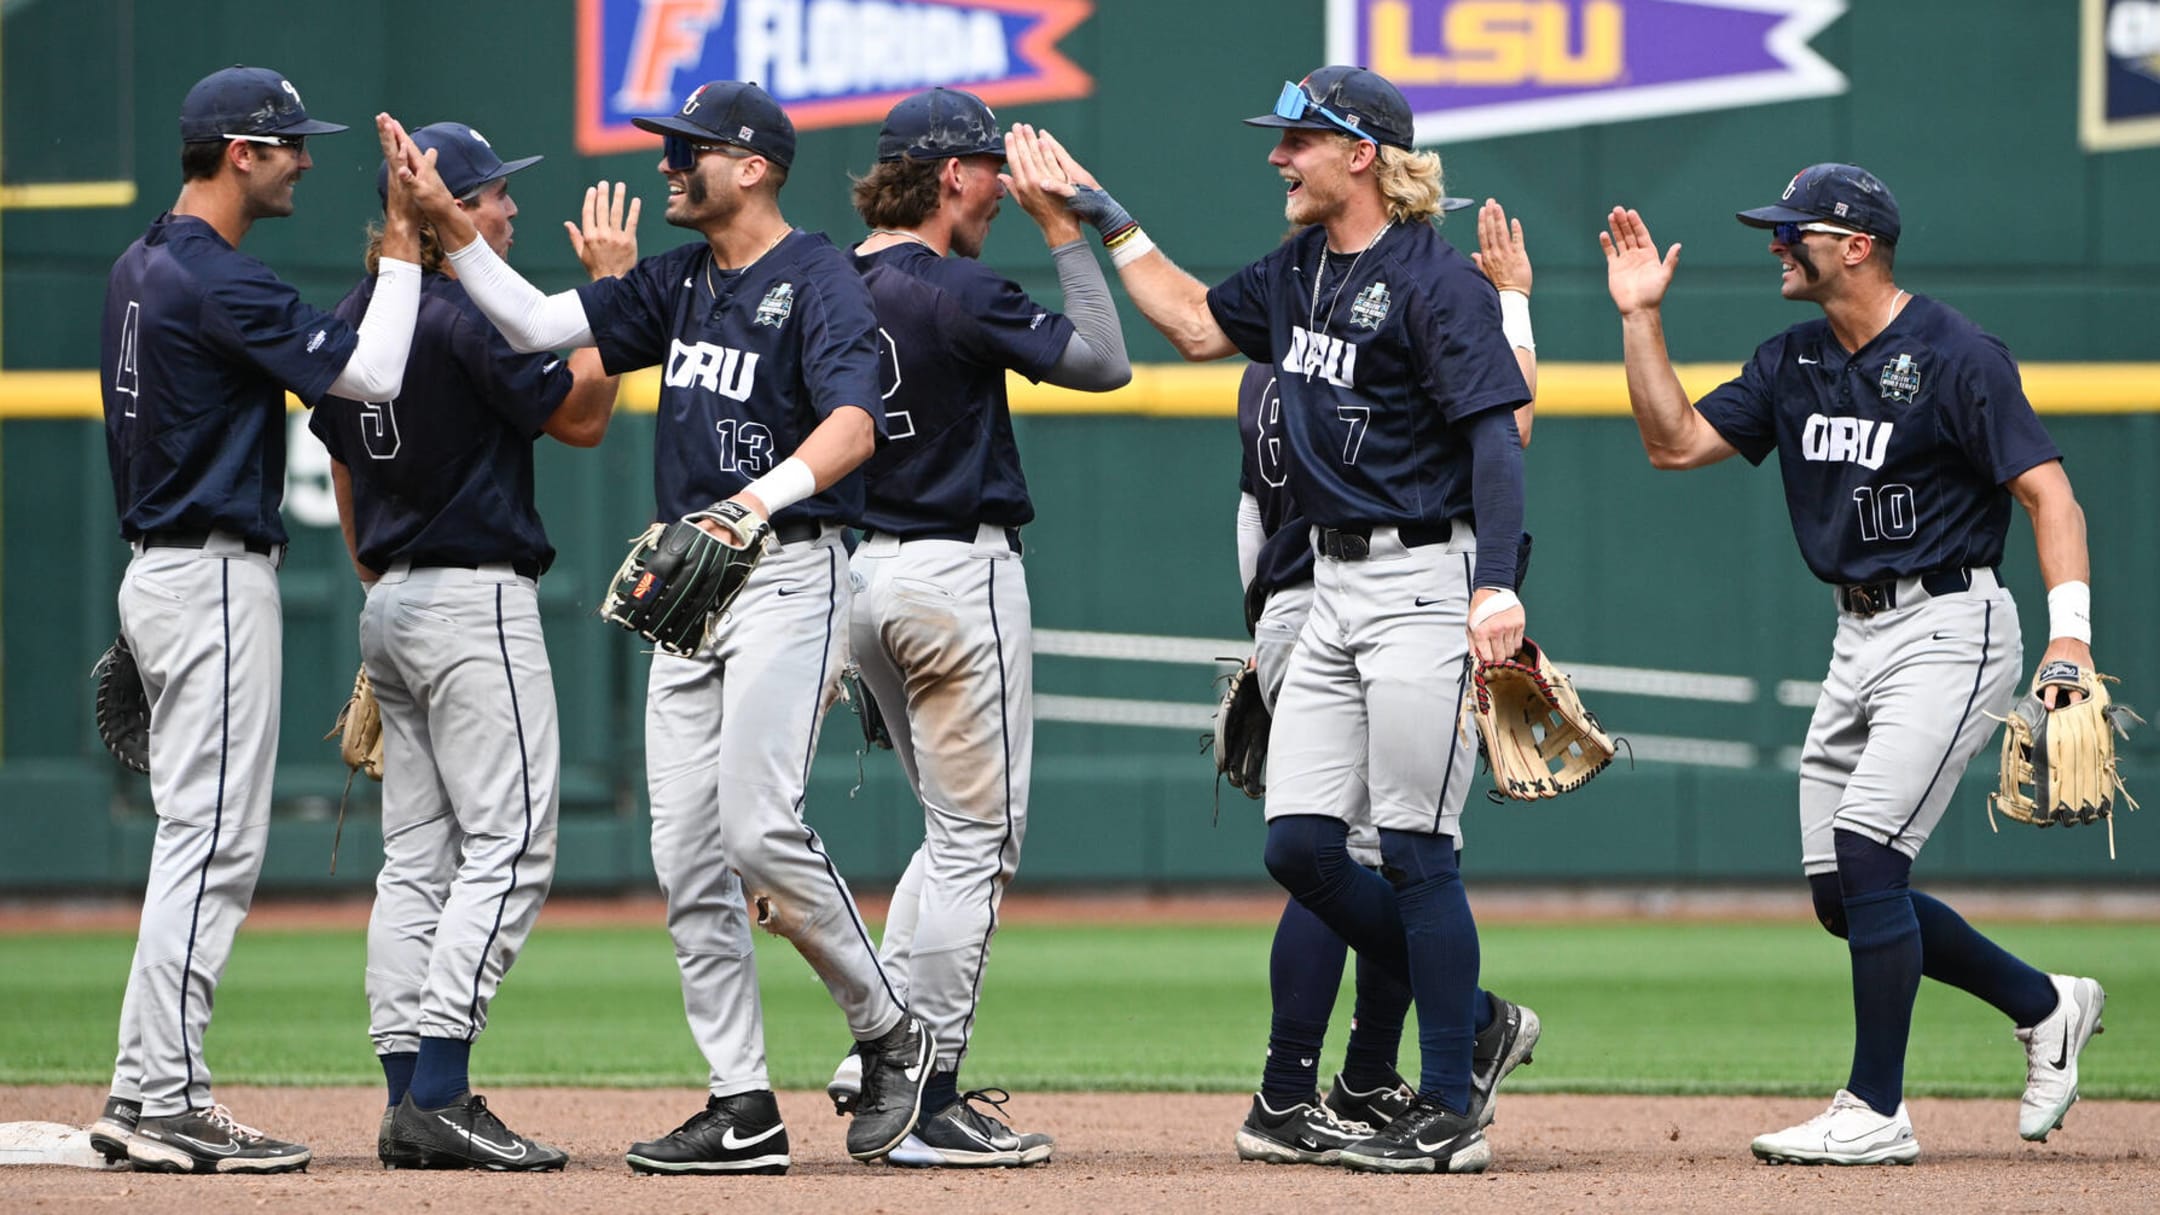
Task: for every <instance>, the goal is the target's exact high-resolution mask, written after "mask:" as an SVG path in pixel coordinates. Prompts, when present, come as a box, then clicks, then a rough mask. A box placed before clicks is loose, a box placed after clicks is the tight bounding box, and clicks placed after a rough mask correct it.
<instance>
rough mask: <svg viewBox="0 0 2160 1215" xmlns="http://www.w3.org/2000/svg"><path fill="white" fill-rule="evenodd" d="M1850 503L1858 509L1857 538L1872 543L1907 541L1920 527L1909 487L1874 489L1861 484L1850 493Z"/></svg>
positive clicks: (1895, 486)
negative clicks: (1858, 524)
mask: <svg viewBox="0 0 2160 1215" xmlns="http://www.w3.org/2000/svg"><path fill="white" fill-rule="evenodd" d="M1852 496H1853V503H1854V505H1856V506H1858V507H1859V508H1860V538H1861V539H1862V540H1865V541H1867V542H1868V543H1870V544H1873V543H1874V542H1875V541H1877V540H1910V539H1912V534H1913V531H1914V529H1915V528H1916V527H1918V526H1919V518H1918V515H1919V511H1918V510H1917V509H1916V508H1915V506H1914V504H1913V491H1912V486H1910V485H1885V486H1882V487H1881V488H1879V489H1878V488H1876V487H1875V486H1872V485H1863V486H1861V487H1860V488H1858V489H1856V490H1854V491H1852Z"/></svg>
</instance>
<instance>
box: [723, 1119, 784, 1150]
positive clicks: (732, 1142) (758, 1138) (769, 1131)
mask: <svg viewBox="0 0 2160 1215" xmlns="http://www.w3.org/2000/svg"><path fill="white" fill-rule="evenodd" d="M735 1130H736V1128H734V1127H732V1126H731V1127H729V1128H728V1129H726V1130H724V1131H722V1132H720V1146H721V1147H724V1148H726V1149H727V1150H729V1151H731V1152H738V1151H741V1150H742V1149H744V1148H746V1147H750V1146H752V1145H754V1144H759V1143H763V1142H765V1141H766V1140H767V1139H770V1138H772V1137H773V1136H774V1135H777V1134H779V1133H780V1131H781V1130H782V1127H781V1124H779V1123H777V1122H775V1123H773V1124H772V1125H771V1126H769V1127H766V1128H765V1129H764V1130H762V1131H759V1132H758V1133H757V1134H755V1135H749V1136H740V1135H737V1134H736V1133H735Z"/></svg>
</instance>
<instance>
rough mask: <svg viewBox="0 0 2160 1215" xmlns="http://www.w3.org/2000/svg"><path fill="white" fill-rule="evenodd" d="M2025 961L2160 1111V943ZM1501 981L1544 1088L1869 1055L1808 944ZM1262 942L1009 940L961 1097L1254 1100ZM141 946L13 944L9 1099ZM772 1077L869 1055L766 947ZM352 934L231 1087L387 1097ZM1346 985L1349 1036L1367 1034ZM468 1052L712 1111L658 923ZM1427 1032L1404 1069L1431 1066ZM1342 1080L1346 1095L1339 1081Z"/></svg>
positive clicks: (1640, 954) (1794, 1074)
mask: <svg viewBox="0 0 2160 1215" xmlns="http://www.w3.org/2000/svg"><path fill="white" fill-rule="evenodd" d="M1994 932H1995V935H1996V936H1997V939H1998V940H2000V941H2001V942H2002V943H2003V944H2004V945H2006V946H2007V947H2009V948H2010V949H2012V950H2014V951H2016V952H2018V953H2020V954H2021V955H2023V956H2027V957H2030V958H2034V959H2040V960H2042V961H2043V962H2044V963H2045V964H2046V965H2049V966H2053V967H2057V968H2060V969H2064V970H2070V971H2076V972H2078V973H2084V974H2092V975H2097V976H2099V977H2100V978H2101V980H2102V982H2103V983H2104V984H2105V985H2106V987H2107V989H2108V996H2109V1000H2108V1010H2107V1025H2108V1027H2109V1032H2108V1033H2107V1034H2106V1035H2105V1036H2104V1037H2101V1038H2099V1039H2097V1040H2095V1042H2094V1044H2093V1046H2092V1048H2091V1049H2090V1050H2088V1052H2087V1054H2086V1056H2085V1069H2084V1076H2083V1091H2084V1093H2085V1095H2087V1096H2088V1097H2122V1098H2141V1099H2153V1098H2156V1097H2160V1050H2155V1049H2154V1046H2153V1043H2154V1042H2155V1041H2160V1011H2156V1010H2160V950H2156V949H2154V948H2153V945H2152V930H2151V928H2150V926H2147V925H2138V924H2088V925H2040V924H2019V925H2008V926H1999V927H1996V928H1994ZM1483 943H1484V959H1485V961H1484V977H1485V981H1486V983H1487V984H1488V985H1489V986H1490V987H1492V988H1493V989H1494V990H1496V991H1499V992H1500V993H1502V994H1504V995H1507V996H1509V997H1511V998H1513V999H1516V1000H1519V1001H1521V1002H1524V1003H1527V1004H1529V1005H1530V1006H1532V1007H1533V1008H1535V1009H1536V1010H1537V1011H1538V1013H1539V1014H1540V1015H1541V1016H1542V1017H1543V1018H1544V1022H1545V1038H1544V1041H1543V1042H1542V1043H1541V1044H1540V1045H1539V1047H1538V1050H1537V1061H1536V1065H1535V1066H1533V1067H1531V1068H1529V1069H1528V1070H1526V1071H1523V1072H1520V1073H1518V1074H1517V1076H1516V1078H1515V1079H1514V1080H1512V1081H1510V1086H1511V1087H1514V1088H1519V1089H1522V1090H1525V1091H1569V1092H1587V1093H1595V1092H1606V1093H1611V1092H1642V1093H1772V1094H1790V1095H1804V1096H1821V1095H1824V1094H1826V1093H1828V1092H1829V1091H1830V1090H1831V1089H1833V1088H1835V1087H1836V1086H1837V1085H1838V1084H1840V1083H1842V1082H1843V1080H1844V1075H1845V1067H1846V1063H1847V1061H1848V1058H1849V1051H1850V1043H1851V1017H1852V1014H1851V1006H1850V1003H1849V995H1848V988H1847V982H1846V956H1845V951H1844V948H1843V946H1842V945H1841V944H1840V943H1839V942H1837V941H1836V940H1834V939H1832V938H1830V937H1828V936H1826V935H1824V934H1823V933H1821V932H1820V931H1818V930H1815V929H1813V928H1811V927H1809V926H1807V925H1765V924H1738V925H1724V924H1662V923H1652V924H1643V923H1597V924H1588V925H1582V926H1570V925H1503V926H1497V927H1491V928H1488V929H1487V930H1485V932H1484V934H1483ZM1267 944H1268V928H1267V927H1265V926H1244V925H1205V926H1195V925H1175V924H1159V925H1148V926H1100V925H1074V926H1024V927H1017V928H1008V929H1006V930H1004V931H1003V932H1002V933H1001V934H1000V935H999V937H998V941H997V946H996V953H995V957H994V960H993V964H992V967H991V970H990V978H989V983H988V986H987V992H986V995H985V999H984V1005H983V1009H982V1015H981V1019H980V1030H979V1032H978V1034H977V1036H976V1040H975V1048H974V1053H973V1054H972V1055H971V1057H970V1060H969V1064H968V1069H967V1072H966V1075H965V1079H966V1080H967V1081H968V1082H971V1083H974V1084H1000V1085H1006V1086H1009V1087H1012V1088H1015V1089H1052V1088H1055V1089H1161V1090H1219V1091H1235V1090H1239V1089H1249V1088H1251V1087H1252V1086H1253V1085H1254V1084H1255V1083H1256V1082H1257V1079H1258V1075H1259V1068H1260V1055H1261V1050H1262V1047H1263V1045H1264V1043H1265V1039H1266V1032H1267V980H1266V966H1267ZM132 948H133V940H132V937H130V936H122V935H66V936H50V937H0V1007H5V1008H7V1009H8V1010H10V1012H11V1015H10V1016H8V1017H7V1018H5V1020H4V1021H0V1082H7V1083H64V1082H65V1083H72V1082H80V1083H103V1082H104V1081H105V1079H106V1078H107V1077H108V1075H109V1074H110V1067H111V1058H112V1050H113V1021H114V1018H115V1016H116V1015H117V1013H118V1010H119V1005H120V991H121V987H122V985H123V983H124V981H125V975H126V970H127V965H128V959H129V956H130V953H131V950H132ZM759 948H760V962H761V965H762V966H763V967H764V974H765V1021H766V1033H767V1040H768V1043H769V1049H770V1052H771V1062H772V1069H773V1079H774V1081H775V1082H776V1083H777V1084H778V1085H780V1086H781V1087H802V1088H809V1087H819V1086H822V1085H823V1083H824V1080H825V1078H826V1076H827V1075H828V1074H829V1073H830V1068H831V1066H832V1064H833V1062H834V1061H835V1060H836V1059H837V1058H838V1057H839V1054H840V1052H841V1051H843V1050H844V1049H845V1048H846V1046H847V1034H846V1030H845V1028H844V1026H843V1025H842V1023H841V1020H840V1017H839V1014H838V1013H837V1012H836V1011H835V1010H834V1008H833V1006H832V1004H831V1003H830V1001H829V1000H827V999H826V997H825V993H824V990H823V988H822V987H820V986H819V985H818V983H817V981H816V979H815V978H814V977H813V976H812V974H811V973H810V970H809V968H808V967H807V966H805V965H804V964H803V963H802V962H801V961H800V960H799V959H798V958H796V957H795V956H794V954H793V952H792V950H790V949H788V948H787V946H786V945H785V943H783V942H778V941H774V940H771V939H769V938H761V940H760V944H759ZM363 953H364V945H363V939H362V935H361V933H359V932H358V931H343V932H282V931H269V930H263V931H247V932H244V933H243V934H242V936H241V939H240V941H239V943H238V946H237V948H236V950H235V956H234V959H233V963H232V966H231V967H230V969H229V970H228V971H227V973H226V976H225V981H224V984H223V988H222V990H221V991H220V992H219V993H218V1009H217V1018H216V1022H215V1024H214V1025H213V1026H212V1028H211V1031H210V1041H209V1047H208V1050H209V1061H210V1064H211V1066H212V1068H213V1069H215V1071H216V1073H217V1077H218V1079H219V1080H220V1081H223V1082H226V1083H242V1082H251V1083H271V1084H330V1083H366V1082H372V1081H374V1080H376V1079H378V1078H379V1073H378V1071H377V1069H376V1067H375V1062H374V1058H373V1055H372V1053H371V1050H370V1047H369V1043H368V1038H367V1032H366V1031H367V1007H366V1001H365V999H364V997H363V995H362V990H361V969H362V959H363ZM1347 995H1348V985H1347V984H1346V985H1345V1002H1344V1004H1343V1006H1342V1009H1341V1011H1340V1012H1339V1014H1338V1019H1337V1024H1338V1027H1339V1030H1338V1034H1337V1035H1335V1036H1331V1039H1330V1043H1329V1045H1330V1047H1331V1048H1334V1049H1331V1052H1330V1055H1329V1057H1328V1059H1327V1060H1326V1061H1325V1062H1324V1063H1323V1067H1324V1068H1326V1069H1332V1068H1333V1067H1334V1065H1335V1059H1336V1057H1337V1056H1336V1054H1335V1050H1339V1043H1340V1037H1339V1031H1340V1029H1347V1027H1348V1025H1349V1011H1348V1001H1347ZM493 1022H494V1024H493V1025H492V1026H491V1028H490V1029H489V1030H488V1032H487V1034H486V1036H485V1037H484V1038H482V1039H481V1043H480V1046H479V1049H478V1050H477V1051H476V1052H475V1055H474V1068H473V1070H474V1075H475V1077H476V1079H478V1080H479V1081H480V1083H481V1084H482V1085H505V1084H564V1085H575V1084H591V1085H628V1086H676V1087H682V1088H696V1087H699V1086H700V1085H701V1084H702V1083H703V1076H704V1068H703V1065H702V1063H701V1062H700V1061H699V1059H698V1057H697V1055H696V1052H695V1050H694V1049H693V1048H692V1046H691V1043H690V1037H689V1033H688V1031H687V1030H686V1029H685V1028H684V1024H683V1017H682V1006H681V994H680V988H679V987H678V986H677V984H676V976H675V963H674V955H673V952H672V950H671V947H670V946H669V943H668V940H667V936H666V933H665V931H664V930H663V929H662V928H660V927H659V926H658V925H654V926H651V927H639V928H578V927H563V928H557V927H549V926H547V925H545V924H543V926H542V928H541V930H540V931H539V932H538V933H536V934H535V936H534V938H533V940H532V941H531V943H530V945H529V946H528V947H527V949H526V952H525V954H524V956H523V957H521V958H520V959H519V961H518V963H517V966H516V968H515V970H513V971H512V973H511V976H510V980H509V982H508V984H507V985H506V986H505V988H504V990H503V992H502V994H501V995H500V996H499V998H498V999H497V1000H496V1002H495V1007H494V1013H493ZM1414 1033H1415V1030H1414V1027H1413V1030H1412V1037H1411V1041H1410V1047H1409V1051H1408V1052H1407V1053H1408V1054H1409V1055H1410V1056H1412V1057H1414V1054H1415V1037H1414ZM1913 1037H1914V1041H1913V1047H1912V1052H1911V1056H1910V1059H1909V1062H1908V1067H1907V1073H1906V1074H1907V1083H1908V1087H1909V1088H1910V1090H1911V1091H1912V1092H1913V1093H1915V1094H1919V1095H1937V1096H1952V1095H1955V1096H1983V1095H1985V1096H2004V1097H2009V1096H2014V1095H2015V1094H2016V1093H2017V1092H2018V1090H2019V1088H2020V1087H2021V1085H2022V1084H2023V1079H2024V1054H2023V1052H2022V1050H2021V1048H2020V1047H2019V1045H2018V1043H2017V1042H2016V1041H2015V1040H2014V1039H2013V1038H2012V1037H2011V1035H2010V1027H2009V1024H2008V1022H2007V1021H2005V1020H2004V1019H2003V1018H2002V1017H2001V1016H2000V1015H1999V1014H1997V1013H1996V1012H1995V1011H1994V1010H1992V1009H1990V1008H1987V1007H1985V1006H1984V1005H1982V1004H1980V1003H1979V1002H1978V1001H1977V1000H1974V999H1973V998H1972V997H1970V996H1967V995H1965V994H1964V993H1962V992H1956V991H1951V990H1949V989H1946V988H1943V987H1941V986H1939V985H1936V984H1932V983H1930V984H1927V985H1924V986H1923V988H1922V990H1921V997H1920V1006H1919V1009H1918V1012H1917V1014H1916V1016H1915V1023H1914V1035H1913ZM1323 1074H1325V1072H1323Z"/></svg>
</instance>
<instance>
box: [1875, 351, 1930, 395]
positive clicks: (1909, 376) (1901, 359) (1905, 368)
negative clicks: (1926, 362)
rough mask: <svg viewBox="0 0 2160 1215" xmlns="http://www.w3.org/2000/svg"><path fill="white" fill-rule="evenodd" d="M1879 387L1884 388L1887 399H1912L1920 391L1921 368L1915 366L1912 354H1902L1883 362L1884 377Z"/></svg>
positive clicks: (1883, 391) (1883, 392) (1883, 393)
mask: <svg viewBox="0 0 2160 1215" xmlns="http://www.w3.org/2000/svg"><path fill="white" fill-rule="evenodd" d="M1877 387H1879V388H1880V389H1881V390H1882V399H1883V400H1885V401H1910V400H1912V399H1913V394H1914V393H1917V392H1919V391H1920V369H1919V368H1917V367H1915V366H1913V361H1912V356H1911V355H1909V354H1901V355H1899V356H1897V358H1895V359H1892V360H1891V361H1890V362H1888V363H1885V364H1883V369H1882V379H1881V380H1880V381H1879V382H1878V384H1877Z"/></svg>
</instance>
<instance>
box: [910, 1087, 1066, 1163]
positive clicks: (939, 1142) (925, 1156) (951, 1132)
mask: <svg viewBox="0 0 2160 1215" xmlns="http://www.w3.org/2000/svg"><path fill="white" fill-rule="evenodd" d="M1010 1100H1012V1094H1011V1093H1008V1092H1006V1091H1005V1090H1004V1089H1001V1088H984V1089H976V1090H974V1091H973V1092H967V1093H962V1094H960V1099H959V1100H958V1101H955V1102H953V1103H952V1104H951V1105H948V1106H946V1107H945V1108H944V1109H942V1110H939V1111H938V1112H937V1113H935V1114H931V1115H929V1116H928V1117H925V1118H924V1119H922V1121H921V1122H919V1123H917V1124H916V1126H915V1129H914V1131H913V1132H911V1133H910V1134H909V1135H908V1137H907V1138H905V1139H903V1140H901V1141H900V1146H899V1147H896V1148H894V1149H893V1150H892V1152H891V1153H890V1154H889V1155H887V1156H886V1157H885V1160H886V1162H887V1163H890V1164H896V1165H900V1166H902V1167H903V1168H912V1169H1019V1168H1026V1167H1027V1166H1029V1165H1031V1164H1041V1163H1042V1162H1043V1161H1045V1160H1048V1159H1050V1153H1051V1152H1052V1151H1055V1150H1056V1148H1057V1141H1056V1140H1054V1139H1052V1138H1051V1137H1050V1136H1048V1135H1045V1134H1042V1133H1041V1132H1039V1131H1029V1132H1027V1133H1025V1134H1023V1133H1021V1132H1018V1131H1015V1130H1013V1129H1012V1128H1011V1127H1009V1126H1007V1125H1005V1124H1004V1123H1003V1122H1000V1121H999V1120H998V1119H997V1118H996V1117H994V1116H992V1115H990V1114H987V1113H985V1112H983V1111H982V1110H978V1109H976V1108H975V1107H974V1106H971V1105H969V1104H968V1102H970V1101H984V1102H987V1103H989V1104H991V1105H995V1106H999V1107H1001V1108H1002V1107H1003V1106H1004V1104H1005V1103H1006V1102H1007V1101H1010Z"/></svg>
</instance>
